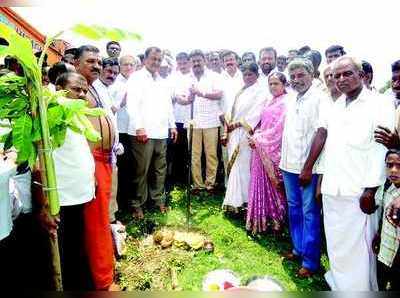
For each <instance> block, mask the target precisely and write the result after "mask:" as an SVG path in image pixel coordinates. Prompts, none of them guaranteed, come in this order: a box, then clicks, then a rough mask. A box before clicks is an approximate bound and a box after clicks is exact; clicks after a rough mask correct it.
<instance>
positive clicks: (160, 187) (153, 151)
mask: <svg viewBox="0 0 400 298" xmlns="http://www.w3.org/2000/svg"><path fill="white" fill-rule="evenodd" d="M161 61H162V51H161V50H160V49H159V48H157V47H150V48H148V49H147V50H146V52H145V58H144V64H145V67H144V68H143V69H141V70H140V71H137V72H135V73H133V74H132V76H131V77H130V78H129V81H128V91H127V110H128V114H129V128H128V134H129V135H131V142H132V153H133V156H134V160H135V177H134V184H135V193H134V194H133V198H132V207H133V209H134V210H133V214H132V215H133V216H134V217H135V218H137V219H142V218H143V209H142V206H143V204H144V203H145V202H146V200H147V198H148V197H150V198H151V199H152V200H153V201H154V202H155V204H156V205H158V206H159V208H160V211H161V212H165V211H166V207H165V203H164V200H165V193H164V183H165V177H166V168H167V162H166V150H167V139H168V133H169V132H170V135H171V138H172V139H173V140H174V141H176V138H177V131H176V128H175V118H174V114H173V108H172V90H171V88H170V85H169V84H168V82H166V80H164V79H162V78H161V77H160V75H159V73H158V72H159V69H160V65H161Z"/></svg>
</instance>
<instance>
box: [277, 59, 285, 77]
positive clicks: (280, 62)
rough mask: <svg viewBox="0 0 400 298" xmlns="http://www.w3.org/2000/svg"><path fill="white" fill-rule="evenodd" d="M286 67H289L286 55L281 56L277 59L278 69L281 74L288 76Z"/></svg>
mask: <svg viewBox="0 0 400 298" xmlns="http://www.w3.org/2000/svg"><path fill="white" fill-rule="evenodd" d="M286 66H287V58H286V56H285V55H279V56H278V57H277V58H276V67H277V68H278V71H279V72H282V73H284V74H285V75H287V72H285V71H286Z"/></svg>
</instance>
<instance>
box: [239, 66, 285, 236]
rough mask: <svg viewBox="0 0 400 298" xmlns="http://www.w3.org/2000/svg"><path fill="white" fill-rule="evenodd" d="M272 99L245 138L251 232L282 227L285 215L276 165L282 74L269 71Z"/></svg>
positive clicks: (281, 119) (282, 99)
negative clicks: (248, 166) (251, 131)
mask: <svg viewBox="0 0 400 298" xmlns="http://www.w3.org/2000/svg"><path fill="white" fill-rule="evenodd" d="M268 85H269V89H270V91H271V94H272V96H273V99H272V100H270V101H269V102H267V103H266V105H265V106H264V108H263V111H262V114H261V121H260V123H259V124H258V125H257V127H256V130H255V133H254V135H253V136H252V137H251V138H249V145H250V147H251V148H252V149H253V150H252V154H251V167H250V168H251V175H250V187H249V201H248V209H247V219H246V228H247V230H249V231H251V232H252V233H253V234H256V233H261V232H265V231H267V229H268V227H271V228H272V230H273V231H274V233H279V232H280V231H281V229H282V226H283V222H284V220H285V215H286V209H287V207H286V199H285V192H284V188H283V180H282V175H281V173H280V170H279V168H278V166H279V161H280V157H281V144H282V132H283V125H284V120H285V110H286V108H285V96H286V90H285V85H286V78H285V76H284V75H283V74H282V73H277V72H276V73H273V74H271V75H270V76H269V78H268Z"/></svg>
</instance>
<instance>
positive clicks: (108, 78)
mask: <svg viewBox="0 0 400 298" xmlns="http://www.w3.org/2000/svg"><path fill="white" fill-rule="evenodd" d="M102 64H103V68H102V70H101V73H100V76H99V78H98V79H97V80H96V81H94V82H93V84H92V86H93V88H94V90H95V91H96V92H97V94H98V96H99V98H100V100H101V102H102V104H103V108H104V109H106V111H107V113H108V116H109V117H110V119H111V120H112V122H113V126H114V127H115V129H116V138H115V143H114V146H113V149H112V150H113V152H112V154H113V160H112V166H113V171H112V185H111V198H110V210H109V213H110V222H111V223H115V222H116V219H115V213H116V212H117V211H118V204H117V190H118V168H117V164H116V162H117V158H116V156H117V153H120V151H119V150H122V149H120V147H118V145H119V137H118V136H119V135H118V127H117V119H116V116H115V112H114V111H113V98H112V96H111V86H112V85H113V84H114V82H115V79H116V78H117V76H118V75H119V63H118V59H117V58H105V59H103V61H102ZM117 151H118V152H117Z"/></svg>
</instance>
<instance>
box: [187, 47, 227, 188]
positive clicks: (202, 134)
mask: <svg viewBox="0 0 400 298" xmlns="http://www.w3.org/2000/svg"><path fill="white" fill-rule="evenodd" d="M189 57H190V60H191V63H192V73H191V81H190V85H188V86H187V87H186V88H184V89H183V90H182V92H181V93H180V94H179V96H180V97H181V98H183V100H184V101H186V102H188V103H192V107H191V108H192V109H193V110H192V113H193V119H192V122H193V136H192V152H191V154H192V177H193V184H194V188H193V190H192V192H193V193H194V194H198V193H199V192H200V190H202V189H204V188H205V189H207V190H208V191H210V192H212V191H214V186H215V178H216V175H217V167H218V157H217V145H218V129H219V127H220V119H219V116H220V114H221V107H220V99H221V98H222V96H223V91H222V89H223V88H222V86H221V85H222V83H221V80H220V75H219V74H217V73H215V72H213V71H208V70H206V69H205V63H206V62H205V56H204V54H203V52H202V51H200V50H194V51H192V52H191V53H190V55H189ZM203 144H204V153H205V156H206V181H205V183H204V181H203V177H202V167H201V156H202V153H203Z"/></svg>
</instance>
